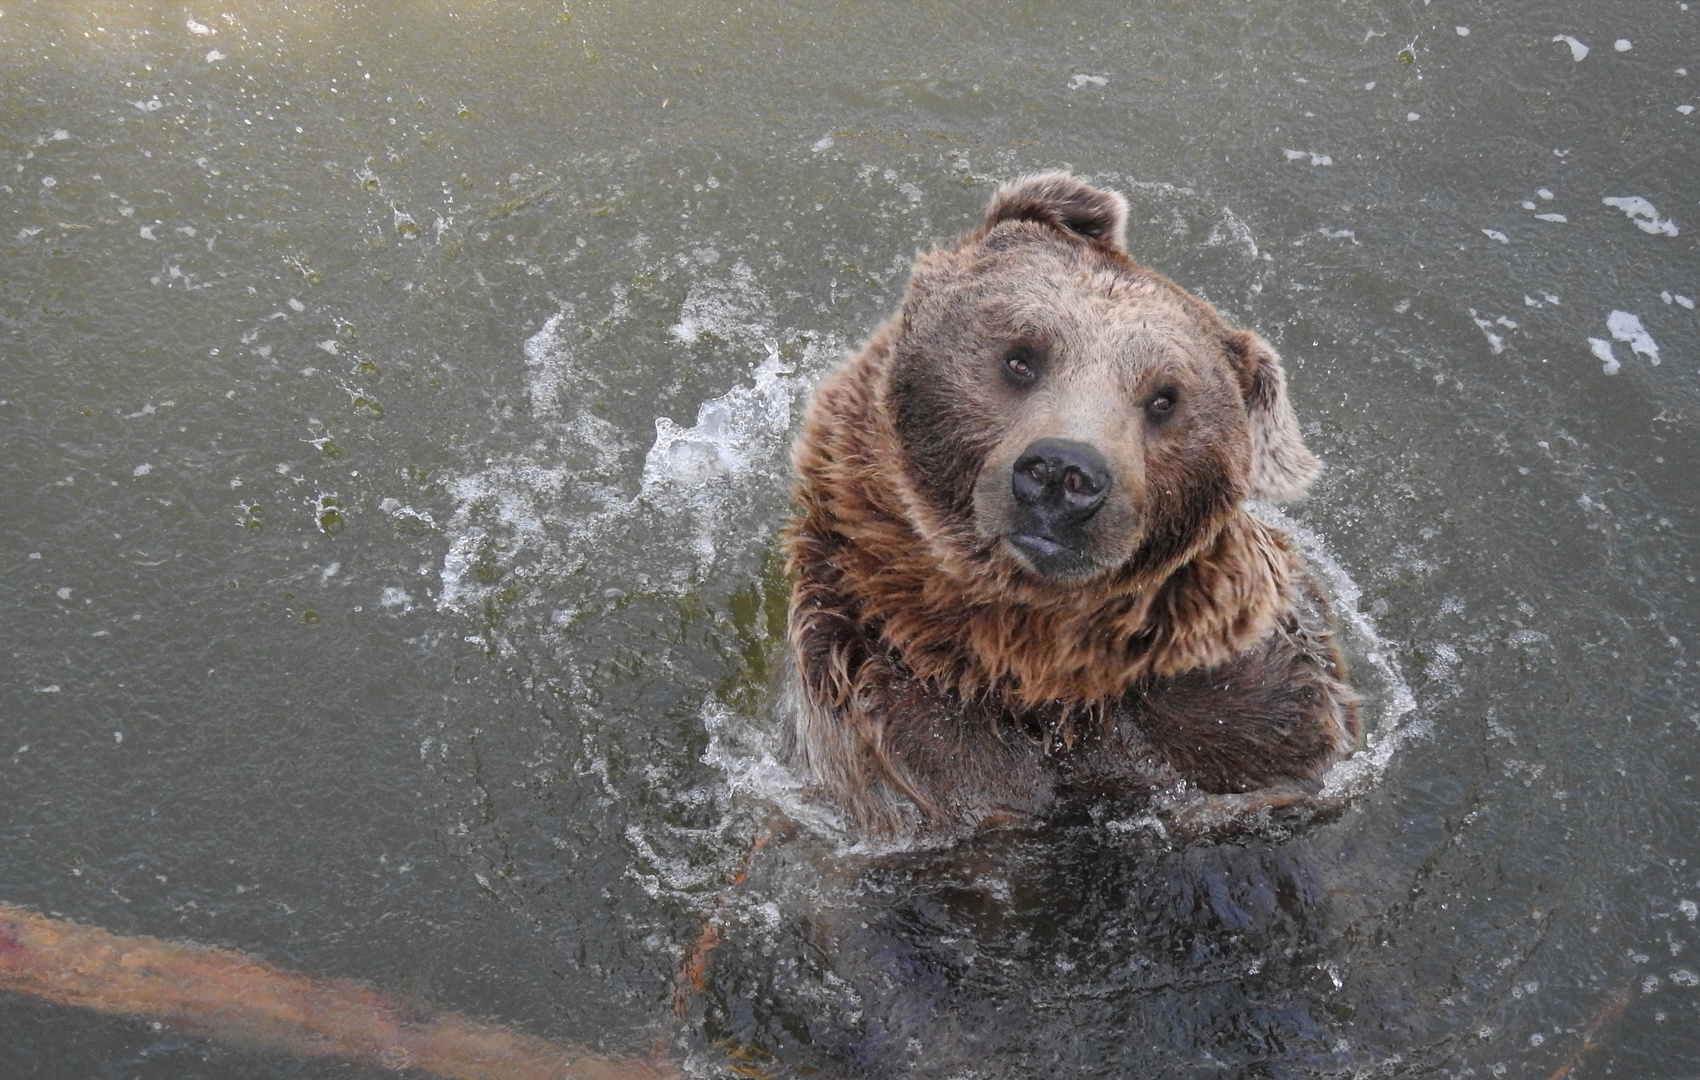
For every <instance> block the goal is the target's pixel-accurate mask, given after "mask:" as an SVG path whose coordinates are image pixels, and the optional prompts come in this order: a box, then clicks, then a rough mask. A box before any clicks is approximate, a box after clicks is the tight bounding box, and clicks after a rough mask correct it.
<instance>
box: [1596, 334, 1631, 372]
mask: <svg viewBox="0 0 1700 1080" xmlns="http://www.w3.org/2000/svg"><path fill="white" fill-rule="evenodd" d="M1588 348H1589V350H1590V351H1592V352H1593V354H1594V358H1595V359H1596V360H1600V361H1602V362H1603V363H1604V364H1605V367H1604V368H1602V370H1603V371H1604V372H1605V373H1606V374H1607V375H1616V374H1617V372H1618V369H1619V368H1621V367H1622V366H1623V365H1622V364H1620V363H1618V360H1617V354H1616V353H1614V352H1612V348H1611V342H1609V341H1604V340H1602V339H1600V338H1597V337H1591V338H1589V339H1588Z"/></svg>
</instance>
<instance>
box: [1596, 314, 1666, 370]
mask: <svg viewBox="0 0 1700 1080" xmlns="http://www.w3.org/2000/svg"><path fill="white" fill-rule="evenodd" d="M1606 329H1607V330H1610V331H1611V336H1612V337H1614V338H1616V339H1617V340H1618V341H1625V342H1628V343H1629V348H1630V350H1631V351H1632V352H1634V353H1635V354H1636V355H1637V356H1645V357H1646V358H1647V359H1649V360H1651V361H1652V362H1653V364H1654V366H1655V367H1656V366H1658V363H1659V343H1658V342H1656V341H1654V340H1653V335H1651V334H1649V333H1647V331H1646V329H1645V328H1643V327H1642V325H1641V320H1640V319H1639V318H1638V317H1636V316H1634V315H1631V314H1630V313H1629V312H1627V311H1614V312H1612V313H1611V314H1610V315H1608V316H1606Z"/></svg>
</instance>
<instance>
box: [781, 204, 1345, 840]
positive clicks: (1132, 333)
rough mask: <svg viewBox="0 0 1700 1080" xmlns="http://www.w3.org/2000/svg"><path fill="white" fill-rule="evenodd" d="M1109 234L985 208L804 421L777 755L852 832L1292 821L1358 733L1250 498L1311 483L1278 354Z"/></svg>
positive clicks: (1319, 623)
mask: <svg viewBox="0 0 1700 1080" xmlns="http://www.w3.org/2000/svg"><path fill="white" fill-rule="evenodd" d="M1125 214H1126V210H1125V204H1124V203H1123V201H1122V200H1121V197H1120V196H1118V195H1115V194H1113V193H1110V192H1106V191H1101V190H1098V189H1095V188H1092V187H1089V186H1087V185H1085V184H1083V183H1081V182H1080V181H1078V180H1075V179H1073V178H1072V177H1069V176H1067V175H1066V174H1061V173H1051V174H1044V175H1041V176H1035V177H1029V178H1027V179H1024V180H1021V181H1018V182H1016V183H1014V184H1011V185H1008V186H1006V187H1004V188H1002V189H1000V190H999V192H998V193H997V194H996V196H994V198H993V200H992V203H991V206H990V208H989V210H988V212H987V216H986V220H985V222H984V224H983V225H982V226H981V227H980V228H979V229H977V230H975V231H974V232H971V233H969V234H968V235H966V236H964V237H963V238H961V239H960V240H958V241H957V242H955V243H954V244H952V245H950V246H949V247H945V248H942V249H938V250H934V251H932V252H929V253H926V254H923V255H921V256H920V257H919V258H918V259H917V262H916V265H915V269H914V272H913V275H912V277H911V279H910V283H909V287H908V291H907V293H906V295H905V297H904V300H903V302H902V305H901V307H900V308H899V310H898V311H897V313H896V314H895V315H894V316H893V317H892V318H891V319H890V320H889V321H888V322H887V323H886V324H885V325H884V326H882V327H881V328H880V329H879V330H878V331H876V332H875V334H874V335H873V337H872V338H871V339H870V340H869V342H868V343H867V345H866V346H865V347H864V348H863V349H862V350H861V352H860V353H858V354H857V355H855V356H853V357H852V358H850V359H849V360H848V361H846V362H845V363H844V364H843V365H842V366H841V367H840V368H838V369H837V370H836V371H834V372H833V373H832V374H831V375H829V376H828V377H827V379H826V380H825V382H824V383H823V384H822V385H821V387H820V388H819V389H818V391H817V393H816V396H815V398H814V401H813V402H812V404H811V405H810V407H809V410H808V414H807V416H806V418H805V421H804V426H803V430H802V433H801V435H800V436H799V438H798V442H797V445H796V448H795V451H794V455H793V456H794V460H795V464H796V468H797V473H798V487H797V504H798V508H797V512H796V514H795V516H794V518H793V519H792V521H791V522H790V524H789V526H788V528H787V530H786V538H785V543H786V550H787V556H788V561H789V566H790V570H791V573H792V575H793V580H794V586H793V593H792V599H791V610H790V631H789V641H788V643H787V652H788V656H787V676H786V685H785V688H784V693H783V695H782V701H783V704H784V712H785V713H786V714H787V716H786V719H787V721H788V729H787V739H786V742H787V748H788V752H789V754H790V756H791V758H792V760H793V762H794V764H796V765H797V766H799V767H800V768H801V769H802V770H803V771H805V772H806V773H807V774H808V775H809V776H810V777H811V778H812V780H813V782H814V783H815V784H816V785H817V786H818V787H819V789H820V790H821V791H822V793H823V794H824V795H825V796H826V797H828V798H829V799H831V800H832V801H834V802H836V803H837V804H838V805H840V806H842V807H843V808H845V809H846V810H847V811H848V813H849V816H850V818H851V820H852V822H853V824H854V826H855V827H856V828H857V830H858V831H859V832H861V833H863V834H865V835H872V836H890V835H897V834H903V833H911V832H916V831H964V830H968V829H972V828H975V827H979V826H983V825H987V824H995V823H1001V822H1007V821H1014V820H1021V819H1024V818H1028V817H1032V816H1035V815H1039V814H1042V813H1044V812H1046V811H1047V810H1048V809H1050V808H1051V807H1052V806H1053V805H1054V804H1055V803H1056V802H1057V801H1058V800H1059V799H1060V798H1064V797H1067V796H1069V795H1071V794H1074V793H1080V794H1085V795H1089V796H1094V797H1106V796H1107V797H1111V798H1117V799H1126V800H1137V799H1140V798H1144V797H1147V796H1149V795H1150V794H1151V793H1152V792H1155V791H1159V790H1169V789H1174V788H1176V787H1177V786H1190V787H1191V788H1193V789H1196V790H1198V791H1200V792H1204V793H1210V794H1214V795H1218V796H1227V797H1229V798H1230V799H1233V798H1239V799H1240V800H1241V801H1240V803H1238V804H1237V805H1240V806H1241V807H1242V808H1243V807H1246V806H1253V805H1256V806H1279V805H1283V804H1285V803H1290V802H1294V801H1300V800H1303V799H1305V798H1307V797H1308V796H1309V795H1310V794H1311V793H1313V792H1315V791H1316V790H1317V789H1318V787H1319V786H1320V778H1321V776H1322V773H1323V772H1324V771H1325V770H1326V769H1327V768H1328V766H1329V765H1331V764H1333V763H1334V762H1335V761H1337V760H1339V759H1340V758H1341V757H1343V756H1344V755H1346V754H1348V753H1350V752H1351V751H1352V750H1353V749H1354V748H1355V747H1356V746H1357V744H1358V741H1359V739H1360V737H1361V733H1360V725H1359V720H1358V713H1357V707H1356V704H1355V699H1354V698H1353V696H1352V694H1351V692H1350V690H1349V689H1348V688H1347V687H1346V685H1345V682H1344V680H1345V672H1344V667H1343V664H1342V662H1341V660H1340V657H1339V654H1338V652H1337V650H1336V649H1335V648H1334V646H1333V644H1332V641H1331V638H1330V634H1329V630H1328V622H1327V612H1326V608H1325V605H1324V603H1323V601H1322V599H1321V597H1320V595H1319V594H1318V592H1317V590H1316V588H1315V585H1314V583H1313V582H1312V581H1311V579H1310V577H1309V575H1308V573H1307V572H1306V571H1305V569H1304V567H1303V566H1302V564H1301V563H1300V562H1299V561H1298V560H1297V558H1296V557H1295V555H1294V553H1293V551H1292V550H1291V548H1290V546H1289V544H1288V542H1287V540H1286V538H1285V537H1284V536H1282V535H1281V534H1280V533H1279V532H1277V531H1275V530H1272V529H1271V528H1269V527H1268V526H1266V525H1265V524H1263V523H1262V522H1260V521H1258V520H1257V519H1256V518H1254V517H1252V516H1251V515H1250V514H1249V513H1248V512H1247V511H1246V510H1245V508H1244V505H1243V504H1244V501H1245V500H1246V499H1247V498H1248V497H1251V496H1259V497H1264V498H1271V499H1288V498H1294V497H1297V496H1299V495H1301V494H1302V493H1303V491H1304V489H1305V486H1306V485H1307V484H1308V482H1309V479H1310V476H1311V474H1312V473H1313V472H1314V471H1315V468H1316V462H1315V459H1314V458H1312V457H1311V455H1310V453H1309V452H1308V451H1307V450H1306V449H1305V447H1304V445H1303V442H1302V441H1301V439H1300V437H1299V432H1298V428H1297V423H1296V420H1295V419H1294V416H1293V413H1292V409H1291V406H1290V405H1289V404H1288V402H1287V398H1286V390H1285V375H1284V373H1283V371H1282V368H1281V363H1280V360H1279V358H1278V357H1277V356H1276V354H1275V352H1274V350H1273V349H1271V348H1270V347H1269V346H1268V344H1267V343H1265V342H1264V341H1263V339H1262V338H1260V337H1258V336H1257V335H1256V334H1254V333H1252V332H1250V331H1246V330H1241V329H1237V328H1235V327H1233V326H1230V325H1229V324H1228V323H1227V322H1226V321H1225V320H1223V319H1222V317H1221V316H1220V315H1219V314H1218V313H1217V312H1216V311H1215V310H1214V309H1213V308H1211V307H1210V306H1209V305H1208V304H1206V303H1204V302H1203V301H1200V300H1198V299H1197V298H1195V297H1193V296H1192V295H1190V294H1189V293H1187V292H1185V291H1184V290H1182V289H1180V288H1179V287H1177V286H1175V285H1174V284H1173V283H1171V282H1169V281H1168V280H1167V279H1165V278H1163V277H1161V276H1160V275H1158V274H1156V273H1154V272H1152V271H1150V270H1148V269H1146V268H1144V267H1142V266H1140V265H1139V264H1137V263H1136V262H1134V261H1133V260H1132V259H1131V258H1130V257H1129V256H1128V254H1127V252H1126V250H1125V247H1124V244H1123V240H1122V232H1123V225H1124V220H1125ZM1248 798H1249V799H1250V801H1246V800H1247V799H1248Z"/></svg>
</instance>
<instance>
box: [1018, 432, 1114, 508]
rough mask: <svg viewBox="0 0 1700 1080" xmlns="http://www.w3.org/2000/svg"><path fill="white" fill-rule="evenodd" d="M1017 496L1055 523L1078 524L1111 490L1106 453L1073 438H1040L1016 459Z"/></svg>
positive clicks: (1023, 502)
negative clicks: (1072, 439)
mask: <svg viewBox="0 0 1700 1080" xmlns="http://www.w3.org/2000/svg"><path fill="white" fill-rule="evenodd" d="M1014 482H1015V498H1016V500H1017V501H1018V502H1020V503H1022V504H1023V505H1025V506H1027V507H1028V508H1029V509H1031V510H1032V511H1033V512H1034V513H1036V514H1037V515H1038V516H1039V518H1040V519H1041V520H1043V521H1045V522H1047V523H1052V524H1065V523H1066V524H1077V523H1079V522H1082V521H1085V520H1086V519H1087V518H1089V517H1091V516H1092V515H1093V514H1095V513H1097V512H1098V508H1099V507H1100V506H1102V505H1104V499H1105V497H1106V496H1108V495H1109V493H1110V465H1109V462H1107V461H1105V460H1104V455H1102V454H1100V453H1098V451H1096V450H1094V449H1092V448H1091V447H1090V446H1087V445H1086V444H1085V443H1080V442H1073V441H1071V440H1069V439H1040V440H1038V441H1037V442H1035V443H1033V444H1032V445H1030V446H1029V447H1027V449H1026V450H1024V451H1023V452H1022V454H1021V456H1020V457H1018V458H1016V459H1015V481H1014Z"/></svg>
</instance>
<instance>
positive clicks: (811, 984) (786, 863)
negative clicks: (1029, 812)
mask: <svg viewBox="0 0 1700 1080" xmlns="http://www.w3.org/2000/svg"><path fill="white" fill-rule="evenodd" d="M1371 820H1372V817H1371V815H1368V814H1363V813H1349V814H1347V815H1346V816H1345V818H1344V819H1342V820H1339V821H1336V822H1333V823H1330V824H1317V825H1311V826H1307V827H1305V828H1304V829H1302V830H1301V831H1300V832H1299V833H1298V834H1297V835H1295V836H1293V837H1290V838H1285V839H1266V838H1265V839H1245V838H1241V839H1238V840H1234V841H1231V842H1229V841H1223V842H1192V843H1188V844H1184V845H1181V844H1175V843H1171V842H1169V841H1166V840H1164V839H1161V838H1159V837H1157V836H1154V835H1152V834H1151V833H1150V832H1147V831H1144V830H1140V829H1137V828H1130V826H1129V825H1128V823H1126V822H1123V821H1118V820H1115V819H1113V818H1110V817H1108V816H1107V815H1101V814H1092V813H1088V812H1083V813H1079V814H1076V815H1074V816H1073V817H1069V818H1063V819H1059V820H1055V821H1052V822H1050V823H1047V824H1046V825H1044V826H1042V827H1039V828H1035V829H1032V830H1024V831H1009V832H1002V833H998V834H994V835H988V836H983V837H979V838H976V839H973V840H971V841H965V842H962V843H960V844H958V845H955V846H953V847H950V848H948V849H943V850H930V851H907V852H900V853H893V854H885V855H877V856H845V855H843V854H841V853H834V852H832V851H830V850H829V849H827V848H826V846H825V845H824V844H822V843H820V842H819V841H817V840H811V839H808V838H793V839H792V840H789V841H787V842H785V843H781V844H776V845H774V846H773V847H772V848H770V849H768V850H767V851H764V852H762V853H761V856H760V857H758V858H757V859H756V861H755V863H754V865H753V866H752V868H751V872H750V876H749V878H748V880H747V881H746V882H745V884H744V885H743V887H742V890H741V893H740V895H739V896H738V897H737V898H736V899H735V900H734V901H731V902H729V903H728V906H727V908H726V909H725V914H726V916H727V918H726V919H725V922H726V923H727V926H726V928H725V933H724V936H723V938H722V940H721V943H720V945H719V947H718V948H717V950H716V951H715V952H714V954H713V955H712V958H711V965H710V968H709V970H708V973H707V982H706V985H705V987H704V990H703V993H702V994H701V996H700V998H699V1000H698V1002H697V1004H696V1006H695V1008H696V1011H697V1014H698V1016H699V1017H700V1020H701V1024H702V1028H701V1030H703V1031H704V1032H705V1034H706V1035H707V1037H708V1038H709V1039H710V1040H711V1041H713V1042H714V1043H715V1044H717V1045H718V1046H719V1047H720V1048H721V1050H722V1051H724V1052H727V1053H729V1054H730V1055H731V1056H732V1058H733V1060H735V1061H745V1062H748V1063H749V1064H751V1065H752V1066H756V1067H758V1068H759V1069H760V1070H761V1071H762V1072H763V1073H764V1074H767V1075H820V1074H824V1075H849V1076H868V1077H878V1076H894V1077H895V1076H904V1077H930V1076H940V1077H943V1076H976V1077H1004V1076H1007V1077H1029V1076H1037V1075H1063V1074H1067V1075H1074V1076H1093V1075H1104V1076H1122V1075H1127V1074H1128V1070H1129V1068H1130V1067H1133V1066H1137V1068H1138V1074H1139V1075H1141V1076H1152V1077H1156V1076H1175V1077H1191V1076H1206V1075H1209V1076H1222V1075H1231V1076H1235V1077H1241V1076H1245V1077H1298V1076H1326V1075H1341V1074H1350V1073H1352V1072H1354V1071H1356V1070H1358V1069H1362V1068H1364V1067H1365V1066H1368V1065H1370V1064H1372V1063H1376V1062H1382V1063H1385V1062H1387V1061H1388V1060H1389V1059H1390V1058H1391V1057H1394V1056H1403V1055H1408V1054H1409V1053H1410V1051H1411V1049H1412V1047H1413V1045H1414V1043H1416V1042H1419V1041H1420V1040H1421V1034H1420V1033H1419V1032H1417V1031H1415V1030H1413V1029H1412V1018H1413V1017H1415V1016H1418V1015H1420V1012H1421V1010H1419V1009H1418V1008H1417V1007H1416V1006H1417V1004H1418V1001H1417V992H1416V991H1415V989H1414V988H1413V987H1412V986H1411V985H1410V983H1409V980H1408V978H1402V977H1401V975H1400V970H1401V965H1400V964H1399V963H1398V962H1397V958H1393V957H1390V958H1389V962H1388V963H1386V964H1374V963H1365V962H1364V960H1363V956H1364V953H1365V952H1366V951H1368V950H1367V949H1366V946H1368V945H1369V944H1371V943H1369V942H1366V941H1365V940H1364V935H1366V934H1372V933H1373V932H1374V930H1373V927H1374V925H1375V923H1376V922H1377V921H1378V920H1377V918H1376V916H1377V914H1378V913H1379V912H1381V911H1383V910H1384V909H1385V908H1386V907H1387V906H1388V905H1389V904H1390V903H1392V902H1394V900H1395V892H1394V890H1395V889H1396V884H1395V882H1394V881H1393V880H1392V877H1393V875H1392V874H1390V873H1389V872H1388V871H1389V869H1390V867H1389V866H1388V865H1387V860H1385V859H1383V858H1382V857H1381V854H1380V853H1381V852H1383V851H1385V849H1386V845H1385V844H1384V843H1380V842H1378V841H1377V838H1375V837H1373V836H1370V835H1367V834H1366V833H1365V829H1366V828H1367V827H1368V826H1367V825H1366V823H1367V822H1369V821H1371ZM1348 950H1350V951H1351V953H1352V954H1353V957H1354V959H1353V960H1352V962H1350V963H1347V962H1345V955H1346V954H1347V952H1348ZM1336 958H1339V962H1336ZM1418 1056H1421V1055H1420V1054H1419V1055H1418ZM1407 1060H1408V1058H1407Z"/></svg>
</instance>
